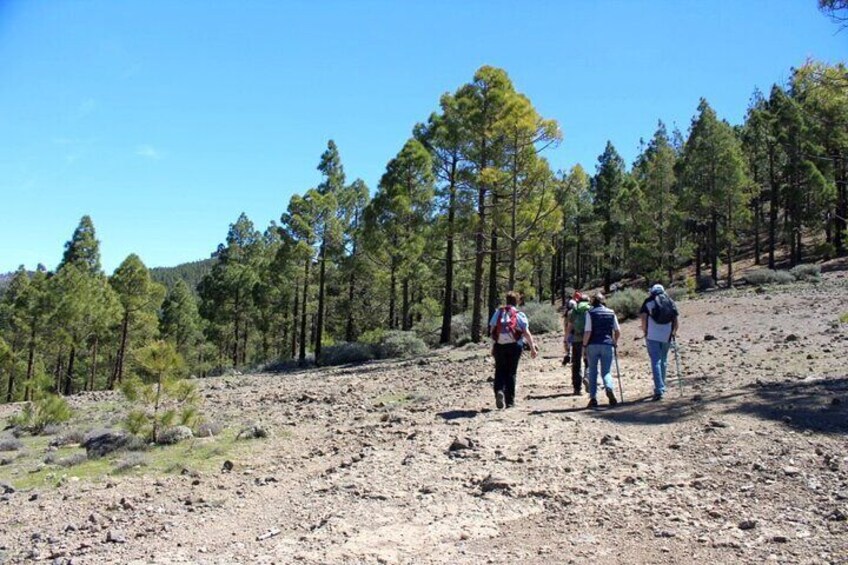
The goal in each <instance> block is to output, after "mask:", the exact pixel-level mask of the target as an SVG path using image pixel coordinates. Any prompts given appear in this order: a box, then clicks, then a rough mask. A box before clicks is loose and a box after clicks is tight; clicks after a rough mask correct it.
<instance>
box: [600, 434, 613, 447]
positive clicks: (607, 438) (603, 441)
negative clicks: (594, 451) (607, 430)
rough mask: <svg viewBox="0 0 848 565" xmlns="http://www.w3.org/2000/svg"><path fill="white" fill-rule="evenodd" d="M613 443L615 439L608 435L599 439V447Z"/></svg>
mask: <svg viewBox="0 0 848 565" xmlns="http://www.w3.org/2000/svg"><path fill="white" fill-rule="evenodd" d="M614 441H615V438H614V437H612V436H611V435H609V434H605V435H604V437H602V438H601V445H606V444H608V443H612V442H614Z"/></svg>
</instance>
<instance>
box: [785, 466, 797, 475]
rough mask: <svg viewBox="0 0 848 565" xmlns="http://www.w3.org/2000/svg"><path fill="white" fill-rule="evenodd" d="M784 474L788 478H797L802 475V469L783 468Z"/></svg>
mask: <svg viewBox="0 0 848 565" xmlns="http://www.w3.org/2000/svg"><path fill="white" fill-rule="evenodd" d="M783 474H784V475H786V476H787V477H797V476H798V475H800V474H801V469H799V468H798V467H792V466H787V467H784V468H783Z"/></svg>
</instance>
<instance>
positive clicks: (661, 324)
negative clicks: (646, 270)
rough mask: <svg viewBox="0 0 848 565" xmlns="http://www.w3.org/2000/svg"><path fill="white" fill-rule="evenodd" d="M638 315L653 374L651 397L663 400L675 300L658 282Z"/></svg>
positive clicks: (675, 324)
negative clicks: (652, 393)
mask: <svg viewBox="0 0 848 565" xmlns="http://www.w3.org/2000/svg"><path fill="white" fill-rule="evenodd" d="M639 318H641V319H642V337H643V338H644V339H645V345H646V347H647V348H648V357H650V359H651V373H652V374H653V377H654V396H653V398H652V400H662V397H663V395H664V394H665V378H666V375H667V373H668V371H667V369H668V349H669V346H670V344H671V342H672V341H674V336H675V335H676V334H677V327H678V322H677V318H678V312H677V305H676V304H675V303H674V300H672V299H671V297H670V296H669V295H668V294H666V292H665V289H664V288H663V286H662V285H661V284H655V285H654V286H652V287H651V290H650V295H649V296H648V298H646V299H645V301H644V302H643V303H642V308H641V309H640V310H639Z"/></svg>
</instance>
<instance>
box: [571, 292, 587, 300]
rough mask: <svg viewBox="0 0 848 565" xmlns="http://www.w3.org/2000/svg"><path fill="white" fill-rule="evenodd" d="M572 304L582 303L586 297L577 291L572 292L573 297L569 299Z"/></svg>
mask: <svg viewBox="0 0 848 565" xmlns="http://www.w3.org/2000/svg"><path fill="white" fill-rule="evenodd" d="M571 298H572V299H573V300H574V302H583V301H584V300H586V299H587V297H586V295H585V294H583V293H582V292H580V291H579V290H575V291H574V296H572V297H571Z"/></svg>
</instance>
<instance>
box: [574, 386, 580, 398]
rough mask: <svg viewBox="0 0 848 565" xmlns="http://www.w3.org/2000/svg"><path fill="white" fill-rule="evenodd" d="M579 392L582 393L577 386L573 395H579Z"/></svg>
mask: <svg viewBox="0 0 848 565" xmlns="http://www.w3.org/2000/svg"><path fill="white" fill-rule="evenodd" d="M581 394H582V391H581V390H580V389H579V388H575V389H574V396H580V395H581Z"/></svg>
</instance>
